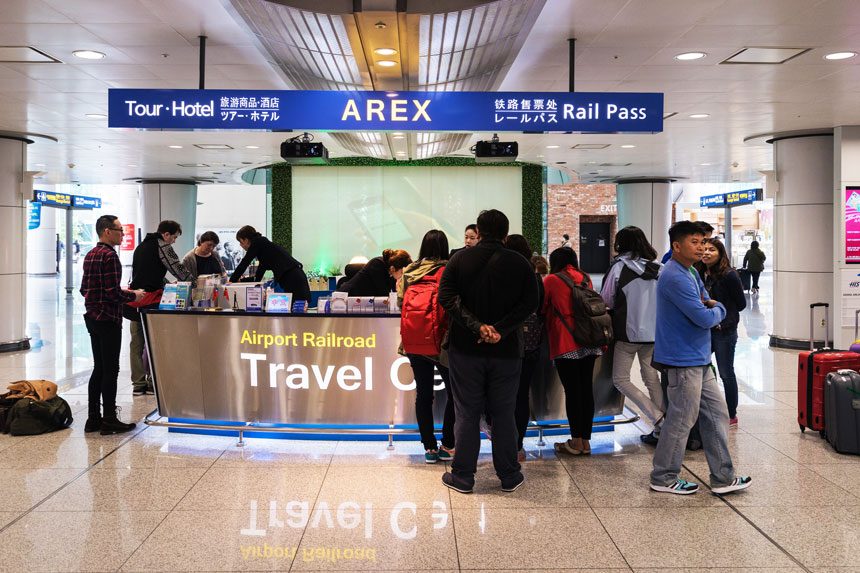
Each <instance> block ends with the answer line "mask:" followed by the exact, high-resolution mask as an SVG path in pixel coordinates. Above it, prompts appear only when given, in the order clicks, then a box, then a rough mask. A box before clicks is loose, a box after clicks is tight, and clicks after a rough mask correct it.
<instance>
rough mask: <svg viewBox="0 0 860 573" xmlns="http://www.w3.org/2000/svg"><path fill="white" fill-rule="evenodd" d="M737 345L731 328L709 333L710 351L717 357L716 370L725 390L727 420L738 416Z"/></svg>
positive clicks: (734, 329) (736, 335)
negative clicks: (727, 410) (727, 411)
mask: <svg viewBox="0 0 860 573" xmlns="http://www.w3.org/2000/svg"><path fill="white" fill-rule="evenodd" d="M737 344H738V331H737V329H736V328H733V329H731V330H728V331H723V330H719V329H718V330H712V331H711V351H712V352H713V353H714V354H715V355H716V357H717V369H718V370H719V371H720V378H722V379H723V386H724V387H725V389H726V406H728V409H729V418H734V417H735V416H737V415H738V379H737V377H736V376H735V347H736V346H737Z"/></svg>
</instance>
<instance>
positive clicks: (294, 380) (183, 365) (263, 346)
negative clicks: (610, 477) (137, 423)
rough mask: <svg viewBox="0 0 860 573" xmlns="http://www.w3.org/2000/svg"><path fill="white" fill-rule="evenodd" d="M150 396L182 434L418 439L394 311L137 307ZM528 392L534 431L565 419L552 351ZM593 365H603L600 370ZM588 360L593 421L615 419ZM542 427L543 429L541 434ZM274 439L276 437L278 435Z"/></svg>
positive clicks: (614, 395)
mask: <svg viewBox="0 0 860 573" xmlns="http://www.w3.org/2000/svg"><path fill="white" fill-rule="evenodd" d="M143 322H144V334H145V337H146V341H147V347H148V349H149V360H150V366H151V369H152V376H153V379H154V381H155V388H156V398H157V401H158V411H157V415H158V417H159V419H164V418H166V419H167V422H156V421H154V420H153V419H152V416H153V415H155V412H153V414H151V415H150V416H148V417H147V423H155V424H160V425H173V426H176V427H181V428H183V429H186V430H193V429H194V428H198V429H209V430H217V429H221V430H226V429H228V428H229V429H232V430H233V432H235V431H237V430H239V429H241V431H240V434H239V435H240V438H241V432H246V433H247V432H254V431H257V432H264V433H266V432H271V433H273V434H275V433H278V431H279V430H280V431H282V432H285V433H284V434H283V435H284V436H286V437H288V436H289V435H290V434H289V433H286V432H292V433H293V434H294V433H295V432H301V431H307V432H308V433H316V434H317V435H318V434H319V433H320V432H323V431H324V432H325V433H328V434H339V433H353V434H354V433H359V434H360V433H365V434H367V435H373V434H374V433H375V434H381V435H383V436H384V435H386V434H388V435H389V439H391V437H392V436H393V435H395V434H399V433H408V434H414V433H416V431H415V427H416V426H415V423H416V422H415V395H414V392H415V382H414V380H413V377H412V369H411V367H410V365H409V361H408V359H407V358H406V357H405V356H401V355H399V354H398V353H397V348H398V345H399V342H400V316H399V315H383V314H363V315H362V314H358V315H356V314H350V315H333V314H311V313H307V314H274V313H263V312H245V311H222V312H207V311H196V310H186V311H173V310H147V311H144V312H143ZM542 350H543V352H544V358H545V360H542V361H541V362H542V368H539V369H538V372H536V375H535V379H534V380H533V382H532V387H531V407H532V416H533V420H534V421H535V422H536V423H537V425H538V427H539V429H541V430H543V429H550V428H556V429H557V428H558V426H559V425H565V424H566V422H567V420H566V416H565V412H564V394H563V389H562V387H561V384H560V382H559V380H558V377H557V375H556V373H555V368H553V367H552V363H551V362H550V361H549V356H548V350H547V349H546V348H543V349H542ZM601 362H603V363H604V367H603V368H601ZM609 362H611V360H607V359H605V358H604V360H603V361H601V359H598V364H597V365H596V366H595V406H596V408H595V419H596V420H597V421H598V424H600V423H603V424H607V423H619V422H630V421H634V420H635V418H628V419H623V420H613V418H614V417H615V416H616V415H619V414H621V412H622V409H623V404H624V402H623V397H622V396H621V395H620V394H619V393H618V392H617V391H616V390H615V388H614V387H613V385H612V383H611V382H610V381H608V380H607V378H606V377H607V375H608V372H607V370H608V368H607V366H608V363H609ZM437 381H438V385H437V387H436V390H437V394H436V397H437V399H436V401H435V405H434V412H435V414H436V416H435V417H436V421H437V423H441V419H442V413H443V411H444V404H445V400H446V399H447V396H446V393H445V392H444V385H443V384H442V381H441V379H440V378H438V375H437ZM547 433H549V432H547ZM279 435H280V434H279ZM272 437H274V436H272Z"/></svg>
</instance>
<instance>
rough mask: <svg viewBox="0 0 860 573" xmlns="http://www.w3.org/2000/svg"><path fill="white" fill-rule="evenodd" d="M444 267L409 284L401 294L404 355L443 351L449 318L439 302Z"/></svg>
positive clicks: (401, 328)
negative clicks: (443, 341)
mask: <svg viewBox="0 0 860 573" xmlns="http://www.w3.org/2000/svg"><path fill="white" fill-rule="evenodd" d="M444 271H445V267H439V269H438V270H437V271H436V272H434V273H431V274H427V275H424V276H423V277H421V278H420V279H418V280H417V281H415V282H414V283H410V284H408V285H407V287H406V291H405V292H404V293H403V304H402V306H401V315H400V340H401V342H402V343H403V350H404V352H406V353H407V354H420V355H423V356H435V355H437V354H439V353H440V352H441V351H442V340H443V339H444V338H445V334H446V333H447V332H448V317H447V315H446V313H445V309H444V308H442V306H441V305H440V304H439V281H440V280H441V278H442V273H443V272H444Z"/></svg>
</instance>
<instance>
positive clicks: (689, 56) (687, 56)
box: [675, 52, 708, 62]
mask: <svg viewBox="0 0 860 573" xmlns="http://www.w3.org/2000/svg"><path fill="white" fill-rule="evenodd" d="M707 55H708V54H706V53H705V52H684V53H683V54H678V55H677V56H675V59H676V60H681V61H682V62H686V61H688V60H701V59H702V58H704V57H705V56H707Z"/></svg>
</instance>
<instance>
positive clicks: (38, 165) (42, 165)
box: [35, 163, 45, 167]
mask: <svg viewBox="0 0 860 573" xmlns="http://www.w3.org/2000/svg"><path fill="white" fill-rule="evenodd" d="M35 165H36V167H44V166H45V164H44V163H36V164H35Z"/></svg>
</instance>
